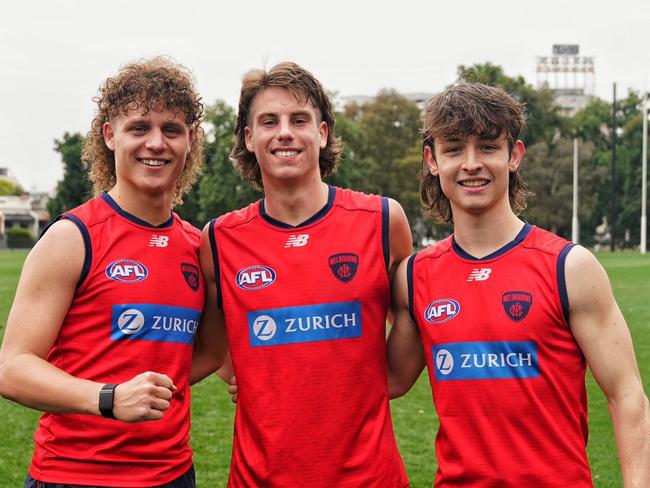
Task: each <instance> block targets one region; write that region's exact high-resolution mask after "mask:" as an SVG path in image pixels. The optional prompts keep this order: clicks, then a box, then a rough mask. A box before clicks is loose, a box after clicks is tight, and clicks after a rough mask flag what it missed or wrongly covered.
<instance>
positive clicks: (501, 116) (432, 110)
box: [420, 83, 532, 223]
mask: <svg viewBox="0 0 650 488" xmlns="http://www.w3.org/2000/svg"><path fill="white" fill-rule="evenodd" d="M526 118H527V116H526V113H525V111H524V106H523V104H522V103H520V102H518V101H517V100H515V99H514V98H513V97H512V96H511V95H509V94H508V93H506V92H505V91H504V90H502V89H501V88H496V87H493V86H488V85H484V84H482V83H460V84H458V85H455V86H451V87H449V88H447V89H446V90H445V91H443V92H442V93H440V94H438V95H436V96H434V97H433V98H432V99H431V100H429V102H427V105H426V106H425V108H424V111H423V113H422V133H423V136H424V142H423V147H422V149H423V150H424V145H428V146H429V147H430V148H431V151H432V155H433V156H435V153H434V152H433V151H434V141H435V140H436V139H448V138H453V137H460V138H463V139H464V138H466V137H469V136H471V135H477V136H480V137H486V138H489V139H492V138H494V139H497V138H498V137H499V136H501V134H504V135H505V137H506V138H507V140H508V151H509V152H512V148H513V146H514V144H515V142H516V141H517V139H518V138H519V133H520V132H521V130H522V129H523V128H524V127H525V126H526ZM530 195H532V193H531V192H529V191H528V189H527V188H526V183H525V182H524V179H523V178H522V176H521V174H520V173H519V170H517V171H514V172H511V173H510V179H509V185H508V196H509V198H510V206H511V207H512V209H513V211H514V212H515V213H517V214H519V213H521V212H522V211H523V210H524V209H525V208H526V197H528V196H530ZM420 199H421V201H422V205H423V207H424V208H425V210H426V211H427V213H428V214H429V215H431V216H432V217H433V218H434V219H435V220H436V221H437V222H438V223H451V222H453V215H452V212H451V204H450V203H449V199H448V198H447V197H446V196H445V194H444V193H443V192H442V187H441V186H440V178H439V177H438V176H433V175H432V174H431V173H430V172H429V169H428V167H427V165H426V163H424V162H423V165H422V172H421V173H420Z"/></svg>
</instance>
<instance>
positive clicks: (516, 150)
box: [508, 139, 526, 173]
mask: <svg viewBox="0 0 650 488" xmlns="http://www.w3.org/2000/svg"><path fill="white" fill-rule="evenodd" d="M525 153H526V147H525V146H524V143H523V142H522V141H520V140H519V139H517V141H515V143H514V144H513V146H512V151H510V160H509V161H508V169H509V170H510V172H511V173H514V172H515V171H517V170H518V169H519V165H520V164H521V160H522V159H523V157H524V154H525Z"/></svg>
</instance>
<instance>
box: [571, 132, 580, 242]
mask: <svg viewBox="0 0 650 488" xmlns="http://www.w3.org/2000/svg"><path fill="white" fill-rule="evenodd" d="M571 240H572V241H573V242H575V243H576V244H579V241H580V224H579V222H578V138H577V137H574V138H573V216H572V218H571Z"/></svg>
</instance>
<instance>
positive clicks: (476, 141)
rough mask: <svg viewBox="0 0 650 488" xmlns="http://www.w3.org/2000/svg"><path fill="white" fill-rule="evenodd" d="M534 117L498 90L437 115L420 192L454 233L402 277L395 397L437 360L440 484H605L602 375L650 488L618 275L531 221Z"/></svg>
mask: <svg viewBox="0 0 650 488" xmlns="http://www.w3.org/2000/svg"><path fill="white" fill-rule="evenodd" d="M525 121H526V120H525V115H524V112H523V106H522V104H521V103H519V102H518V101H517V100H515V99H514V98H513V97H511V96H510V95H509V94H507V93H506V92H504V91H503V90H501V89H498V88H494V87H489V86H485V85H482V84H472V83H469V84H460V85H457V86H453V87H451V88H449V89H447V90H445V91H444V92H443V93H441V94H439V95H437V96H435V97H434V98H433V99H432V100H431V101H430V102H429V104H428V105H427V106H426V108H425V110H424V114H423V122H424V129H423V132H424V137H425V139H424V142H425V147H424V154H423V157H424V161H425V162H426V167H425V172H424V175H423V178H422V180H421V185H420V190H421V191H420V193H421V196H422V201H423V203H424V205H425V207H426V208H427V209H428V210H429V211H430V212H431V214H432V215H433V216H434V218H436V219H437V220H438V221H440V222H447V223H450V222H453V226H454V233H453V235H452V236H450V237H449V238H447V239H445V240H443V241H441V242H440V243H438V244H437V245H435V246H432V247H429V248H427V249H425V250H423V251H421V252H419V253H417V254H415V255H413V256H412V257H410V258H409V259H408V260H405V261H404V262H403V263H402V264H400V266H399V268H398V270H397V273H396V277H395V281H394V295H393V296H394V300H395V302H396V305H395V306H396V318H395V324H394V326H393V328H392V329H391V332H390V336H389V339H388V362H389V388H390V390H391V396H393V397H395V396H399V395H402V394H404V393H405V392H406V391H408V389H409V388H410V387H411V386H412V384H413V383H414V381H415V380H416V379H417V377H418V376H419V374H420V372H421V371H422V368H423V366H424V364H425V363H426V365H427V368H428V371H429V379H430V382H431V387H432V392H433V401H434V404H435V407H436V411H437V413H438V416H439V418H440V429H439V431H438V435H437V438H436V457H437V459H438V472H437V475H436V483H435V486H436V487H440V488H442V487H447V486H472V487H493V486H499V487H521V486H526V487H557V486H570V487H576V488H577V487H591V486H593V483H592V479H591V474H590V470H589V464H588V461H587V453H586V445H587V396H586V390H585V370H586V366H587V365H588V366H589V367H590V369H591V371H592V373H593V375H594V377H595V378H596V381H597V382H598V384H599V385H600V387H601V388H602V389H603V392H604V393H605V395H606V396H607V399H608V403H609V408H610V414H611V417H612V422H613V425H614V431H615V434H616V440H617V445H618V450H619V456H620V460H621V466H622V471H623V478H624V479H625V486H630V487H632V486H650V408H649V406H648V400H647V398H646V396H645V394H644V392H643V385H642V382H641V378H640V376H639V370H638V368H637V365H636V362H635V359H634V350H633V347H632V341H631V338H630V333H629V331H628V328H627V326H626V324H625V320H624V318H623V316H622V314H621V311H620V310H619V308H618V306H617V305H616V301H615V300H614V297H613V294H612V289H611V286H610V284H609V281H608V279H607V275H606V273H605V271H604V270H603V268H602V267H601V266H600V264H599V263H598V261H597V260H596V259H595V257H594V256H593V255H592V254H591V253H590V252H589V251H587V250H586V249H584V248H582V247H580V246H575V245H573V244H572V243H569V242H567V241H565V240H564V239H561V238H560V237H558V236H556V235H555V234H552V233H550V232H548V231H545V230H543V229H540V228H538V227H535V226H533V225H530V224H528V223H527V222H524V221H522V220H521V219H519V217H518V216H517V214H518V213H519V212H520V211H521V210H523V209H524V208H525V204H526V202H525V198H526V196H527V194H528V192H527V190H526V187H525V185H524V182H523V179H522V177H521V174H520V173H519V166H520V164H521V162H522V158H523V156H524V151H525V149H524V144H523V142H522V141H521V140H519V132H520V130H521V129H522V127H523V126H524V124H525ZM423 346H424V347H423Z"/></svg>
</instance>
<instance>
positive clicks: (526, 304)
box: [501, 291, 533, 322]
mask: <svg viewBox="0 0 650 488" xmlns="http://www.w3.org/2000/svg"><path fill="white" fill-rule="evenodd" d="M501 303H503V309H504V310H505V311H506V314H507V315H508V317H510V318H511V319H512V320H514V321H515V322H520V321H522V320H523V319H525V318H526V316H527V315H528V312H530V307H531V306H532V305H533V295H531V294H530V293H528V292H525V291H509V292H506V293H504V294H503V296H502V297H501Z"/></svg>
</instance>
